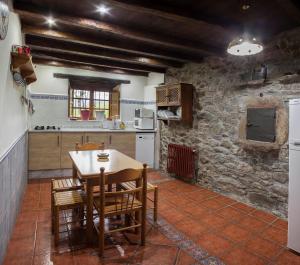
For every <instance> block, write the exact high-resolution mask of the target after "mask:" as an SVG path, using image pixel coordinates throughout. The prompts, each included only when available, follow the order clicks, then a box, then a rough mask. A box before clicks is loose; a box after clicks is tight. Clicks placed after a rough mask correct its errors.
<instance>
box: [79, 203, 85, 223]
mask: <svg viewBox="0 0 300 265" xmlns="http://www.w3.org/2000/svg"><path fill="white" fill-rule="evenodd" d="M79 220H80V225H81V226H83V225H84V206H81V207H80V209H79Z"/></svg>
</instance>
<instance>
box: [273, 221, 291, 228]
mask: <svg viewBox="0 0 300 265" xmlns="http://www.w3.org/2000/svg"><path fill="white" fill-rule="evenodd" d="M273 226H275V227H277V228H281V229H284V230H288V222H287V221H285V220H282V219H277V220H276V221H275V222H274V223H273Z"/></svg>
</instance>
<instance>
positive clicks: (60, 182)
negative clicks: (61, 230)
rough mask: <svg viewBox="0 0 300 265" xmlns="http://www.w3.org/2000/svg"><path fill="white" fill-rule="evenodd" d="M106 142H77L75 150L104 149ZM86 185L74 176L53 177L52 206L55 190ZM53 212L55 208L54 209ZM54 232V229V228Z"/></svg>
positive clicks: (82, 187) (67, 189)
mask: <svg viewBox="0 0 300 265" xmlns="http://www.w3.org/2000/svg"><path fill="white" fill-rule="evenodd" d="M103 149H104V143H101V144H96V143H86V144H82V145H80V144H79V143H76V145H75V150H76V151H91V150H103ZM83 189H84V185H83V183H82V182H81V181H80V180H79V178H76V177H72V178H62V179H52V181H51V207H52V206H53V203H54V202H53V200H54V198H53V194H54V192H64V191H73V190H83ZM52 212H54V210H53V209H52ZM52 232H54V230H53V229H52Z"/></svg>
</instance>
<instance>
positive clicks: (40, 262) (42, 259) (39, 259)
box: [33, 253, 54, 265]
mask: <svg viewBox="0 0 300 265" xmlns="http://www.w3.org/2000/svg"><path fill="white" fill-rule="evenodd" d="M50 255H51V254H50V253H47V254H45V255H35V256H34V259H33V265H54V264H53V262H52V261H51V257H50Z"/></svg>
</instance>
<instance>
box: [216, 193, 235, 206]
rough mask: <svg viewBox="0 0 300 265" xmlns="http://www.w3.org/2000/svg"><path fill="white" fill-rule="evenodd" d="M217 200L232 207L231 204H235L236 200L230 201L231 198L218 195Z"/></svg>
mask: <svg viewBox="0 0 300 265" xmlns="http://www.w3.org/2000/svg"><path fill="white" fill-rule="evenodd" d="M217 199H218V200H219V201H221V202H223V203H224V204H225V205H232V204H234V203H237V201H236V200H234V199H231V198H229V197H227V196H224V195H219V196H218V197H217Z"/></svg>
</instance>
